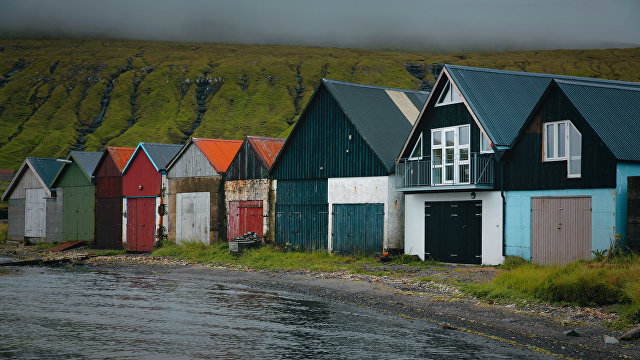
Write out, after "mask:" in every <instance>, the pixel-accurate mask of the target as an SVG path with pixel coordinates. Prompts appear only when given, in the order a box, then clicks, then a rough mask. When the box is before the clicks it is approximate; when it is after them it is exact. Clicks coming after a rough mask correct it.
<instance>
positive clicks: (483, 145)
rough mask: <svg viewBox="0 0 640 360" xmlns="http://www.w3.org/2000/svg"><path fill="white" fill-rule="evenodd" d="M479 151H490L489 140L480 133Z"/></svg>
mask: <svg viewBox="0 0 640 360" xmlns="http://www.w3.org/2000/svg"><path fill="white" fill-rule="evenodd" d="M480 151H482V152H485V151H491V142H490V141H489V139H487V137H486V136H485V135H484V134H482V133H480Z"/></svg>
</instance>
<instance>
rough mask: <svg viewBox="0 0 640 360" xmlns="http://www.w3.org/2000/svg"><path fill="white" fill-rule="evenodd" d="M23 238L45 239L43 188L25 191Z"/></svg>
mask: <svg viewBox="0 0 640 360" xmlns="http://www.w3.org/2000/svg"><path fill="white" fill-rule="evenodd" d="M25 190H26V196H27V197H26V201H25V206H24V212H25V213H24V236H26V237H39V238H43V237H45V236H46V235H45V234H46V233H45V223H46V222H45V221H46V218H45V207H46V200H45V191H44V189H43V188H38V189H25Z"/></svg>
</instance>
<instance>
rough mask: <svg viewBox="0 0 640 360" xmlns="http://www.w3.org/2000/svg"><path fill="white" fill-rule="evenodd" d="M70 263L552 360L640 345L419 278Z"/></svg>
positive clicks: (554, 310) (570, 311)
mask: <svg viewBox="0 0 640 360" xmlns="http://www.w3.org/2000/svg"><path fill="white" fill-rule="evenodd" d="M14 249H15V248H14ZM7 250H9V251H7ZM30 252H31V251H30ZM41 253H44V252H41ZM0 254H1V255H5V256H10V257H15V256H16V255H18V256H20V253H19V252H17V253H16V251H15V250H13V251H11V250H10V249H8V247H7V246H6V245H5V246H2V248H0ZM47 255H51V253H49V254H47ZM75 264H78V265H81V266H84V267H86V268H88V269H95V270H101V269H104V270H108V269H118V270H120V271H130V272H133V273H140V274H146V275H161V274H163V273H172V274H180V275H184V276H187V277H188V276H192V277H205V278H207V279H211V280H212V281H218V282H222V283H234V284H242V285H246V286H249V287H260V288H262V289H269V290H275V291H287V292H294V293H299V294H304V295H310V296H315V297H319V298H322V299H327V300H331V301H336V302H340V303H344V304H348V305H355V306H359V307H362V308H366V309H370V310H374V311H379V312H383V313H385V314H389V315H394V316H400V317H402V318H405V319H410V320H423V321H427V322H430V323H433V324H436V325H438V326H440V327H442V328H444V329H449V330H451V331H463V332H467V333H471V334H474V335H477V336H482V337H485V338H488V339H492V340H495V341H499V342H502V343H504V344H505V345H508V346H514V347H519V348H522V349H529V350H533V351H536V352H538V353H542V354H546V355H551V356H554V357H558V358H566V359H569V358H571V359H614V358H619V359H625V358H627V359H633V358H638V357H639V356H640V341H630V342H627V341H625V342H621V343H620V344H605V342H604V340H603V335H609V336H614V337H619V336H620V335H621V334H622V333H623V332H622V331H616V330H611V329H608V328H606V327H605V326H603V325H602V323H603V321H604V320H605V319H607V318H611V317H613V316H615V315H610V314H604V313H603V312H602V311H601V310H600V309H597V308H581V307H563V306H558V305H550V304H540V303H530V304H529V303H527V304H526V305H525V306H524V307H523V306H516V305H514V304H498V303H493V302H487V301H482V300H478V299H475V298H472V297H469V296H466V295H464V294H462V293H461V292H460V291H459V290H458V289H457V287H456V286H455V285H449V284H447V283H442V282H437V281H433V280H431V281H421V280H418V277H419V275H424V274H422V273H420V274H415V275H414V274H412V275H410V276H406V277H404V276H403V277H394V276H376V275H361V274H352V273H347V272H320V271H315V272H311V271H284V270H257V269H250V268H245V267H242V266H234V265H226V266H211V265H203V264H199V263H191V262H188V261H184V260H175V259H167V258H153V257H151V256H149V255H145V254H142V255H140V254H126V255H110V256H99V257H93V258H90V259H86V260H79V261H77V262H75ZM427 271H431V272H433V273H440V274H442V273H445V275H451V274H453V275H454V276H460V275H462V276H469V273H470V276H472V277H473V276H478V277H489V278H491V276H495V272H496V271H495V268H492V267H474V266H459V265H449V264H438V265H437V266H433V269H431V268H427ZM487 273H488V274H487ZM491 273H494V274H493V275H492V274H491ZM569 330H576V331H577V332H578V333H579V334H580V336H579V337H572V336H566V335H565V332H566V331H569Z"/></svg>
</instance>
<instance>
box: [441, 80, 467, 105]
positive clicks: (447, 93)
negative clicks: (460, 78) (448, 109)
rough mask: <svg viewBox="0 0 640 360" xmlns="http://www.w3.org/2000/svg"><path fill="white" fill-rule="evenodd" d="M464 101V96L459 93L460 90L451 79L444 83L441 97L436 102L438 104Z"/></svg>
mask: <svg viewBox="0 0 640 360" xmlns="http://www.w3.org/2000/svg"><path fill="white" fill-rule="evenodd" d="M459 102H462V97H460V94H458V91H457V90H456V89H455V88H454V87H453V85H452V84H451V81H450V80H447V83H446V84H445V85H444V88H443V89H442V92H441V93H440V97H439V98H438V101H437V102H436V106H441V105H448V104H455V103H459Z"/></svg>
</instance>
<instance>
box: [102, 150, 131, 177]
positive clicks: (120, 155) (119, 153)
mask: <svg viewBox="0 0 640 360" xmlns="http://www.w3.org/2000/svg"><path fill="white" fill-rule="evenodd" d="M135 150H136V149H134V148H123V147H108V148H107V151H108V152H109V155H111V158H112V159H113V161H114V162H115V163H116V166H117V167H118V170H120V172H122V170H124V167H125V166H127V163H128V162H129V159H131V156H132V155H133V152H134V151H135Z"/></svg>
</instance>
